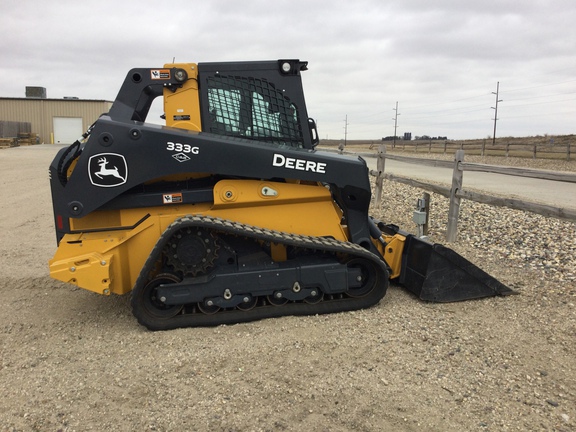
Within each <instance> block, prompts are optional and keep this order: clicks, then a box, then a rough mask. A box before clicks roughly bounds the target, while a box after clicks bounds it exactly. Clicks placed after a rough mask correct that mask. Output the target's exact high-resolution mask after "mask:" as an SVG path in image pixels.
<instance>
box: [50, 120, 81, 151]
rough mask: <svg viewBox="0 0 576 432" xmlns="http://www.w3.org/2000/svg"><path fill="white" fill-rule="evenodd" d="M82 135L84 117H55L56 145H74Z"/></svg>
mask: <svg viewBox="0 0 576 432" xmlns="http://www.w3.org/2000/svg"><path fill="white" fill-rule="evenodd" d="M82 133H83V130H82V117H54V143H55V144H72V143H73V142H74V141H76V140H77V139H78V138H80V137H81V136H82Z"/></svg>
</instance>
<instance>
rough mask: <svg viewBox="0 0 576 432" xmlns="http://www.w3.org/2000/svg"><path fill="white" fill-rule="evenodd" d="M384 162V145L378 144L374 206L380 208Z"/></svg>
mask: <svg viewBox="0 0 576 432" xmlns="http://www.w3.org/2000/svg"><path fill="white" fill-rule="evenodd" d="M385 162H386V145H384V144H380V145H379V146H378V158H377V159H376V170H378V175H377V176H376V203H375V204H376V205H377V206H380V202H381V201H382V180H384V165H385Z"/></svg>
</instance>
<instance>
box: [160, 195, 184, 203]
mask: <svg viewBox="0 0 576 432" xmlns="http://www.w3.org/2000/svg"><path fill="white" fill-rule="evenodd" d="M181 202H182V194H181V193H172V194H164V195H162V203H163V204H180V203H181Z"/></svg>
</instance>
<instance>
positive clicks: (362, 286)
mask: <svg viewBox="0 0 576 432" xmlns="http://www.w3.org/2000/svg"><path fill="white" fill-rule="evenodd" d="M346 264H347V266H348V267H349V268H355V269H360V271H361V275H360V276H358V279H357V282H358V286H354V287H350V288H349V289H348V291H346V294H348V295H349V296H350V297H355V298H359V297H365V296H367V295H368V294H370V292H371V291H372V290H373V289H374V288H375V287H376V285H377V284H378V268H377V267H376V265H375V264H374V263H373V262H372V261H369V260H367V259H363V258H354V259H351V260H350V261H348V262H347V263H346Z"/></svg>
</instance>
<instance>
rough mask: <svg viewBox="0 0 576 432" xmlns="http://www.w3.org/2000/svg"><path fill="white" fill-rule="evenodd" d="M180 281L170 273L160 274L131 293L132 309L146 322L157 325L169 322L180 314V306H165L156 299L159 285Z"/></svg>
mask: <svg viewBox="0 0 576 432" xmlns="http://www.w3.org/2000/svg"><path fill="white" fill-rule="evenodd" d="M178 282H180V279H179V278H178V277H176V276H175V275H173V274H170V273H161V274H159V275H157V276H156V277H155V278H154V279H152V280H150V281H149V282H148V283H147V284H146V285H145V286H144V288H143V289H141V290H135V291H134V292H133V293H132V296H133V297H132V308H133V309H138V311H139V315H140V316H141V317H142V319H145V320H146V321H150V322H154V323H158V322H162V321H167V322H169V321H170V320H171V319H172V318H174V317H175V316H177V315H178V314H180V313H181V312H182V308H183V306H182V305H166V304H164V303H162V301H161V299H159V298H158V297H157V288H158V287H159V286H160V285H166V284H172V283H178Z"/></svg>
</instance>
